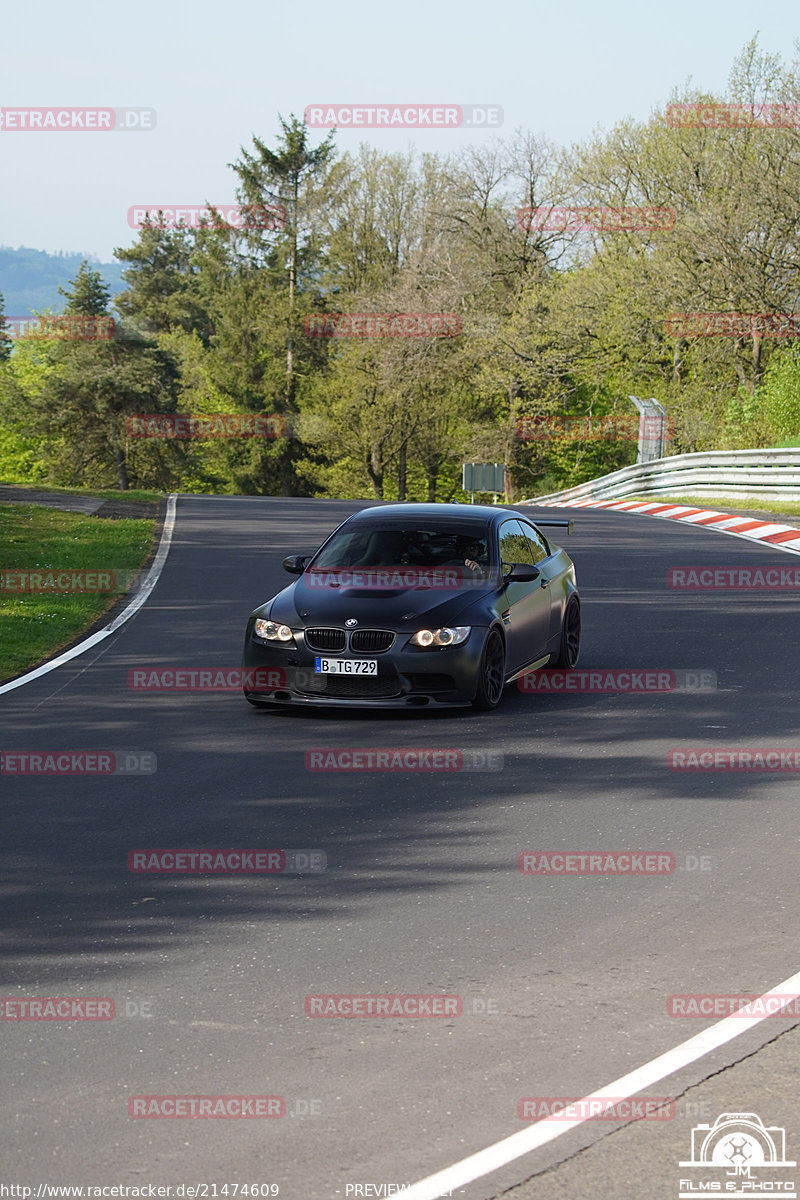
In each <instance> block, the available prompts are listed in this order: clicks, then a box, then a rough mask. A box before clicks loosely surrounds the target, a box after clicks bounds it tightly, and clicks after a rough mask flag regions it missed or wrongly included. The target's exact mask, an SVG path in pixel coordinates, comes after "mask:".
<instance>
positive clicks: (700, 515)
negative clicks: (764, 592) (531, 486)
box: [525, 500, 800, 554]
mask: <svg viewBox="0 0 800 1200" xmlns="http://www.w3.org/2000/svg"><path fill="white" fill-rule="evenodd" d="M525 503H526V505H528V504H530V505H531V506H535V507H537V508H538V507H541V508H608V509H614V510H616V511H617V512H632V513H641V514H642V515H643V516H645V517H664V518H666V519H667V520H669V521H685V522H686V523H687V524H689V525H704V526H707V527H708V528H710V529H714V530H718V531H719V532H720V533H730V534H732V535H733V536H734V537H741V538H747V539H748V540H749V541H753V542H761V543H762V544H764V545H770V546H774V547H775V549H776V550H785V551H787V552H788V553H789V554H800V529H796V528H794V527H793V526H791V525H781V524H779V523H778V522H773V521H762V520H757V519H755V518H754V517H735V516H733V515H732V514H731V513H723V512H716V511H715V510H714V509H710V508H691V507H690V506H688V505H686V504H664V503H663V501H654V502H653V501H651V502H648V501H646V500H562V501H557V500H547V501H545V502H543V503H542V504H541V505H537V504H536V501H535V500H527V501H526V502H525Z"/></svg>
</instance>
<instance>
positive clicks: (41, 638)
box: [0, 489, 156, 681]
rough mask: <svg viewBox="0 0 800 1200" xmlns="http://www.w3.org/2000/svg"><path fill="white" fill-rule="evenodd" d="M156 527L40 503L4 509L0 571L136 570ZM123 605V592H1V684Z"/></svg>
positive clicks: (0, 525)
mask: <svg viewBox="0 0 800 1200" xmlns="http://www.w3.org/2000/svg"><path fill="white" fill-rule="evenodd" d="M64 490H67V489H64ZM115 494H116V493H115ZM121 495H122V496H127V495H128V493H126V492H123V493H121ZM143 495H149V493H143ZM155 525H156V523H155V521H134V520H129V519H127V518H124V519H122V520H119V521H102V520H98V518H97V517H87V516H83V515H82V514H80V513H71V512H61V511H60V510H58V509H53V508H43V507H42V506H41V505H35V504H0V568H9V567H10V568H15V569H17V570H41V569H46V568H49V569H51V570H56V569H72V570H88V571H91V570H109V571H127V572H130V571H137V570H138V569H139V568H140V567H141V565H142V563H143V562H144V561H145V559H146V558H147V555H148V553H149V551H150V547H151V544H152V541H153V535H154V532H155ZM117 600H119V593H116V594H110V593H107V594H99V593H98V594H92V593H88V594H79V593H75V594H73V593H68V594H52V593H51V594H49V595H47V594H39V595H37V594H25V593H21V592H9V591H7V590H0V681H3V680H6V679H9V678H13V677H14V676H15V675H19V674H20V673H21V672H23V671H25V670H26V669H27V668H29V667H34V666H37V665H38V664H39V663H41V662H43V661H44V660H46V659H48V658H50V657H51V656H52V655H53V654H55V653H56V652H57V651H58V650H60V649H62V648H63V647H64V646H67V645H68V644H69V643H70V642H72V641H74V640H75V638H77V637H78V636H79V634H80V633H81V632H82V631H83V630H84V629H86V628H87V627H88V626H89V625H91V624H92V623H93V622H94V621H96V620H97V619H98V617H101V616H102V615H103V613H104V612H106V611H107V610H108V609H109V608H110V607H111V606H112V605H113V604H114V603H115V602H116V601H117Z"/></svg>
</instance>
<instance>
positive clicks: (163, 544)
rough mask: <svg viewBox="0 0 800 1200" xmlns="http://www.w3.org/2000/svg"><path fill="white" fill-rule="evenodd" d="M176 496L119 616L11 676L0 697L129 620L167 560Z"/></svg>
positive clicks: (63, 661) (75, 655)
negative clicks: (144, 571)
mask: <svg viewBox="0 0 800 1200" xmlns="http://www.w3.org/2000/svg"><path fill="white" fill-rule="evenodd" d="M176 501H177V495H171V496H169V498H168V499H167V511H166V515H165V517H164V528H163V529H162V530H161V540H160V541H159V543H158V550H157V552H156V556H155V558H154V559H153V564H152V566H151V567H150V570H149V571H148V573H147V578H146V579H145V581H144V583H143V584H142V586H141V588H140V589H139V591H138V592H137V593H136V595H135V596H134V597H133V599H132V600H131V602H130V604H129V605H128V606H127V607H126V608H124V609H123V611H122V612H121V613H120V614H119V616H118V617H115V619H114V620H113V621H112V622H111V624H110V625H106V626H105V628H104V629H99V630H98V631H97V633H93V634H92V635H91V637H88V638H85V639H84V640H83V641H82V642H78V645H77V646H73V647H72V649H71V650H65V651H64V653H63V654H59V656H58V658H53V659H51V660H50V662H46V663H43V664H42V666H41V667H35V668H34V669H33V670H32V671H28V673H27V674H26V675H20V677H19V679H12V680H11V682H10V683H4V684H3V685H2V686H0V696H2V695H3V694H4V692H12V691H13V690H14V688H18V687H22V686H23V684H26V683H32V682H33V680H34V679H39V678H40V676H42V675H46V674H47V673H48V671H55V669H56V667H61V666H63V665H64V663H67V662H69V661H70V659H73V658H77V657H78V655H79V654H85V653H86V651H87V650H91V648H92V646H96V645H97V643H98V642H102V641H104V640H105V639H106V638H107V637H110V636H111V634H112V633H116V631H117V630H118V629H119V628H120V626H121V625H124V624H125V622H126V621H129V620H130V619H131V617H132V616H134V615H135V614H136V613H137V612H138V611H139V609H140V608H141V607H142V605H143V604H144V602H145V600H146V599H147V597H148V596H149V595H150V593H151V592H152V590H153V588H154V587H155V586H156V584H157V583H158V580H159V576H160V575H161V572H162V570H163V569H164V564H165V563H166V561H167V555H168V554H169V548H170V546H171V545H172V532H173V530H174V528H175V506H176Z"/></svg>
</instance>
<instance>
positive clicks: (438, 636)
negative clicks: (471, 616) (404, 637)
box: [411, 625, 472, 647]
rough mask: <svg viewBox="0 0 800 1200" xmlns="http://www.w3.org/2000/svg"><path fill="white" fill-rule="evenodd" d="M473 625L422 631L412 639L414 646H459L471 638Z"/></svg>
mask: <svg viewBox="0 0 800 1200" xmlns="http://www.w3.org/2000/svg"><path fill="white" fill-rule="evenodd" d="M471 628H472V626H471V625H454V626H453V627H452V628H451V627H450V626H445V627H444V629H420V631H419V632H418V633H415V634H414V636H413V637H412V639H411V645H412V646H423V647H428V646H458V645H459V643H460V642H465V641H466V640H467V638H468V637H469V631H470V629H471Z"/></svg>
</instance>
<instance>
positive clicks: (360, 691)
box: [242, 617, 486, 708]
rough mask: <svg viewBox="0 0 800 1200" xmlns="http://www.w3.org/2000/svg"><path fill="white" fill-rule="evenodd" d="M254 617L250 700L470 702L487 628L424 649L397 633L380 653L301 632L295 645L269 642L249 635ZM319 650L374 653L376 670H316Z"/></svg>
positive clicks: (390, 704)
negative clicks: (316, 646) (319, 643)
mask: <svg viewBox="0 0 800 1200" xmlns="http://www.w3.org/2000/svg"><path fill="white" fill-rule="evenodd" d="M253 623H254V619H253V618H252V617H251V619H250V622H249V623H248V627H247V635H246V638H245V646H244V656H243V659H242V665H243V667H244V668H245V669H246V670H247V672H248V675H247V676H246V677H245V685H244V689H243V690H244V694H245V696H246V697H247V699H248V700H251V701H252V702H253V703H257V704H263V705H270V704H275V705H287V704H290V705H325V706H328V705H333V706H338V707H342V708H425V707H430V708H433V707H455V706H464V705H469V704H471V703H472V700H473V698H474V696H475V689H476V685H477V679H478V670H479V666H480V657H481V651H482V648H483V642H484V639H485V637H486V630H485V629H476V628H473V629H472V630H471V632H470V634H469V636H468V637H467V639H466V641H464V642H462V643H461V645H459V646H443V647H439V648H436V649H424V650H423V649H421V648H420V647H416V646H408V644H407V643H408V635H407V634H398V635H397V638H396V641H395V644H394V646H393V647H392V648H391V650H387V651H385V652H383V653H379V654H366V653H362V654H350V653H341V654H332V653H331V652H329V651H325V652H322V651H319V650H312V649H311V648H310V647H308V646H306V644H305V641H304V638H303V635H302V633H301V634H296V635H295V641H296V646H293V647H286V646H281V645H271V644H270V643H268V642H264V641H262V640H261V639H260V638H256V637H254V636H253ZM320 655H323V656H326V657H328V658H370V659H372V658H374V659H376V660H377V663H378V674H377V675H365V676H350V675H319V674H317V673H316V672H315V671H314V664H315V659H316V658H317V657H319V656H320ZM255 671H257V672H258V674H257V675H254V674H253V672H255Z"/></svg>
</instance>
